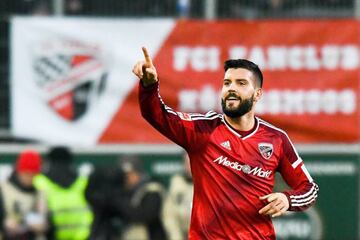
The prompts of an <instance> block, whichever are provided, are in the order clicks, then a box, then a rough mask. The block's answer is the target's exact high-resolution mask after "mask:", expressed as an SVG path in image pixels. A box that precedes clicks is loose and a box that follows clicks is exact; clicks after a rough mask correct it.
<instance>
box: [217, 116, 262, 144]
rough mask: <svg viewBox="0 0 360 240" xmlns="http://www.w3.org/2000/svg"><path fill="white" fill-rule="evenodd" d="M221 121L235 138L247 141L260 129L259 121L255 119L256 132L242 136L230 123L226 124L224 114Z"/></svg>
mask: <svg viewBox="0 0 360 240" xmlns="http://www.w3.org/2000/svg"><path fill="white" fill-rule="evenodd" d="M221 121H222V122H223V123H224V124H225V126H226V127H227V128H228V129H229V130H230V132H232V133H233V134H234V135H235V136H237V137H239V138H241V139H243V140H245V139H247V138H249V137H251V136H253V135H254V134H255V133H256V132H257V130H258V129H259V119H258V118H257V117H255V125H256V127H255V128H254V130H253V131H252V132H251V133H249V134H248V135H246V136H244V137H243V136H242V135H241V134H239V133H238V132H237V131H236V130H235V129H234V128H233V127H232V126H231V125H230V124H229V123H228V122H226V120H225V118H224V114H222V115H221Z"/></svg>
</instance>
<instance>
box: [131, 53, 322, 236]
mask: <svg viewBox="0 0 360 240" xmlns="http://www.w3.org/2000/svg"><path fill="white" fill-rule="evenodd" d="M142 50H143V54H144V58H145V59H144V60H143V61H138V62H137V63H136V64H135V66H134V68H133V73H134V74H135V75H136V76H137V77H139V79H140V83H139V102H140V108H141V114H142V116H143V117H144V118H145V119H146V120H147V121H148V122H149V123H150V124H151V125H152V126H153V127H154V128H155V129H157V130H158V131H159V132H161V133H162V134H163V135H165V136H166V137H168V138H169V139H171V140H172V141H174V142H175V143H177V144H178V145H180V146H181V147H183V148H184V149H185V150H186V151H187V153H188V154H189V158H190V163H191V173H192V176H193V179H194V198H193V199H194V200H193V210H192V214H191V224H190V230H189V239H194V240H195V239H196V240H197V239H207V240H210V239H269V240H270V239H276V237H275V231H274V226H273V223H272V220H271V218H273V217H279V216H281V215H283V214H284V213H285V212H286V211H304V210H306V209H307V208H309V207H311V206H312V205H314V203H315V201H316V199H317V196H318V191H319V187H318V185H317V184H316V183H315V182H314V180H313V179H312V177H311V176H310V174H309V172H308V171H307V169H306V167H305V165H304V162H303V160H302V159H301V157H300V156H299V154H298V153H297V151H296V149H295V148H294V145H293V144H292V142H291V141H290V139H289V137H288V136H287V134H286V132H284V131H283V130H281V129H279V128H277V127H274V126H273V125H271V124H269V123H267V122H266V121H264V120H262V119H260V118H259V117H257V116H255V106H256V103H257V102H258V101H259V100H260V99H261V97H262V94H263V91H262V86H263V75H262V72H261V70H260V69H259V67H258V66H257V65H256V64H255V63H253V62H251V61H249V60H246V59H229V60H227V61H225V62H224V78H223V79H222V80H221V82H222V89H221V99H220V100H221V106H222V111H223V113H222V114H221V113H216V112H214V111H209V112H208V113H206V114H200V113H191V114H189V113H183V112H177V111H174V110H173V109H171V108H170V107H168V106H166V105H165V104H164V102H163V100H162V99H161V97H160V94H159V81H158V75H157V72H156V68H155V66H154V65H153V63H152V60H151V58H150V56H149V53H148V51H147V49H146V48H144V47H143V49H142ZM276 172H279V173H280V174H281V176H282V177H283V179H284V180H285V181H286V183H287V184H288V185H289V187H290V189H288V190H284V191H283V192H273V188H274V184H275V174H276Z"/></svg>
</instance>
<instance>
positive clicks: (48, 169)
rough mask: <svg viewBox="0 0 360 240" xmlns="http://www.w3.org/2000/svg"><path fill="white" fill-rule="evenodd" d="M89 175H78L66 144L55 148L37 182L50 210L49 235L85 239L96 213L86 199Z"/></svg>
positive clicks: (55, 237)
mask: <svg viewBox="0 0 360 240" xmlns="http://www.w3.org/2000/svg"><path fill="white" fill-rule="evenodd" d="M87 184H88V178H87V177H85V176H80V175H78V173H77V171H76V169H75V167H74V165H73V156H72V153H71V152H70V150H69V149H68V148H66V147H54V148H51V149H50V151H49V153H48V155H47V158H46V161H45V162H44V168H43V171H42V174H40V175H38V176H37V177H36V178H35V186H36V188H37V189H38V190H40V191H42V192H43V193H44V194H45V198H46V201H47V206H48V210H49V216H48V218H49V222H50V229H49V232H48V238H49V239H56V240H84V239H88V237H89V235H90V227H91V223H92V220H93V215H92V212H91V210H90V209H89V206H88V203H87V201H86V199H85V189H86V187H87Z"/></svg>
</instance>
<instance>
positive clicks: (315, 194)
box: [291, 191, 317, 203]
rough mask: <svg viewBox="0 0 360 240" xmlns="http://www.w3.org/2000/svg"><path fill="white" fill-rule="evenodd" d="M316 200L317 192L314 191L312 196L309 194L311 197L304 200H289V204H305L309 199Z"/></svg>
mask: <svg viewBox="0 0 360 240" xmlns="http://www.w3.org/2000/svg"><path fill="white" fill-rule="evenodd" d="M314 197H315V198H316V197H317V191H314V192H313V193H312V194H311V196H309V197H307V198H304V199H294V198H293V199H291V202H292V203H303V202H307V201H309V200H310V199H312V198H314Z"/></svg>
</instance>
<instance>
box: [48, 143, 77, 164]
mask: <svg viewBox="0 0 360 240" xmlns="http://www.w3.org/2000/svg"><path fill="white" fill-rule="evenodd" d="M47 159H48V160H49V161H50V162H54V163H55V162H56V163H64V164H68V163H71V162H72V160H73V158H72V154H71V152H70V150H69V149H68V148H67V147H63V146H57V147H53V148H51V149H50V150H49V153H48V154H47Z"/></svg>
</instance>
